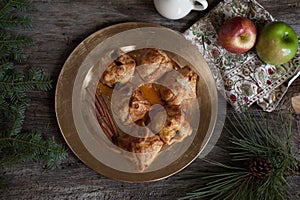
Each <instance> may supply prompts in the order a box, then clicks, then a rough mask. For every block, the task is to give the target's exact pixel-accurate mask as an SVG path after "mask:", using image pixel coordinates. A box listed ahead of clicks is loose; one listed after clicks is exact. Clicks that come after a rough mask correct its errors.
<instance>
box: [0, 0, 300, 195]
mask: <svg viewBox="0 0 300 200" xmlns="http://www.w3.org/2000/svg"><path fill="white" fill-rule="evenodd" d="M218 2H219V1H217V0H209V8H208V9H207V10H206V11H203V12H196V11H193V12H191V13H190V14H189V15H188V16H187V17H185V18H183V19H180V20H177V21H172V20H168V19H165V18H163V17H161V16H160V15H159V14H158V13H157V12H156V10H155V8H154V5H153V1H152V0H127V1H125V0H115V1H110V0H102V1H97V0H90V1H83V0H82V1H80V0H76V1H72V0H52V1H50V0H34V1H33V3H32V7H31V9H30V11H29V16H30V17H31V18H32V20H33V28H32V29H31V30H30V31H22V34H26V35H29V36H32V37H33V38H34V40H35V42H36V44H35V45H34V46H31V47H29V48H28V49H26V58H27V60H26V63H28V65H31V66H35V67H41V68H42V69H43V70H44V71H45V72H46V73H48V74H50V76H51V77H52V79H53V80H54V81H56V80H57V78H58V75H59V73H60V71H61V69H62V66H63V64H64V62H65V60H66V58H67V57H68V56H69V54H70V53H71V52H72V50H73V49H74V48H75V47H76V46H77V45H78V44H79V43H80V42H81V41H82V40H83V39H84V38H86V37H87V36H89V35H90V34H92V33H93V32H95V31H97V30H99V29H101V28H104V27H107V26H109V25H113V24H116V23H120V22H129V21H140V22H151V23H157V24H160V25H163V26H166V27H168V28H171V29H173V30H176V31H179V32H183V31H185V30H186V29H187V28H188V27H190V26H191V25H192V24H193V23H194V22H196V21H197V20H198V19H199V18H201V17H203V16H204V15H205V14H206V13H207V12H208V11H209V10H210V9H211V8H213V7H214V6H215V5H216V4H217V3H218ZM259 3H260V4H262V5H263V6H264V7H265V8H266V9H267V10H268V11H269V12H270V13H271V14H272V15H273V16H274V17H275V18H277V19H279V20H282V21H285V22H287V23H288V24H290V25H291V26H292V27H293V28H294V29H295V30H296V32H297V34H298V35H300V21H299V18H300V2H299V0H285V1H280V0H259ZM54 92H55V90H54V89H53V90H51V91H49V92H39V91H38V92H36V91H33V92H30V97H31V107H30V108H29V109H28V110H27V113H26V120H25V124H24V129H25V130H33V129H35V130H38V131H41V132H43V133H44V135H45V136H54V137H55V138H56V140H57V142H59V143H61V144H64V145H66V143H65V141H64V140H63V137H62V135H61V133H60V130H59V128H58V125H57V121H56V117H55V111H54ZM297 93H300V78H298V79H297V80H296V81H295V82H294V83H293V85H292V86H291V88H290V89H289V91H288V93H287V94H286V96H285V98H284V100H283V102H282V103H281V104H280V106H279V109H285V108H286V106H287V105H288V104H290V98H291V97H292V96H293V95H295V94H297ZM228 108H229V110H230V106H228ZM296 118H297V117H296V116H295V119H296ZM296 120H297V119H296ZM298 120H299V117H298ZM219 152H220V147H216V148H214V149H213V150H212V152H211V153H210V154H209V157H210V158H212V159H213V158H216V157H218V155H219ZM202 168H203V169H205V165H204V164H203V162H202V161H201V160H196V161H195V162H193V163H192V164H191V165H190V166H189V167H187V168H186V169H185V170H184V171H185V172H186V171H193V170H198V169H202ZM180 173H182V172H180ZM4 176H5V178H6V179H7V180H8V183H7V184H8V188H7V190H6V191H4V192H3V193H1V194H0V199H175V198H176V197H180V196H183V195H184V194H185V192H186V191H188V189H189V187H190V186H191V185H190V183H189V182H186V183H185V184H184V185H183V184H179V183H178V182H176V181H175V179H176V177H178V175H175V176H173V177H170V178H167V179H165V180H161V181H158V182H152V183H143V184H129V183H122V182H118V181H115V180H110V179H108V178H105V177H103V176H102V175H99V174H97V173H96V172H94V171H93V170H91V169H90V168H88V167H86V166H85V165H84V164H83V163H82V162H81V161H79V159H77V157H76V156H75V155H74V154H73V153H72V152H71V151H70V152H69V156H68V158H67V159H66V160H65V161H64V162H63V164H62V165H61V167H60V168H59V169H56V170H54V171H50V170H44V169H42V167H41V165H40V164H38V163H31V162H29V163H23V164H21V165H18V166H17V167H15V168H13V169H9V170H7V171H6V172H5V173H4ZM291 183H292V184H291V188H290V192H291V193H292V197H291V198H293V199H299V198H300V189H299V188H300V176H299V175H295V176H293V177H292V180H291Z"/></svg>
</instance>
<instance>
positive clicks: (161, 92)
mask: <svg viewBox="0 0 300 200" xmlns="http://www.w3.org/2000/svg"><path fill="white" fill-rule="evenodd" d="M174 63H175V62H174V61H173V60H172V59H171V58H170V57H169V56H168V54H167V53H166V52H164V51H162V50H160V49H141V50H138V51H135V52H133V53H132V52H131V53H129V54H128V55H127V54H123V55H121V56H120V57H119V58H118V59H117V61H115V62H113V63H111V64H110V65H109V66H108V68H107V69H106V70H105V72H104V73H103V76H102V77H101V79H100V82H101V83H102V84H105V85H107V86H109V87H112V88H114V94H115V97H112V98H111V105H112V106H113V109H112V111H113V112H114V114H115V115H114V116H115V118H114V120H115V121H116V122H117V124H118V128H119V129H120V130H121V131H120V132H118V133H116V134H115V135H113V136H110V135H109V134H107V135H108V137H111V138H110V141H112V142H113V143H114V144H115V145H116V146H118V147H119V148H121V149H123V150H125V152H124V155H125V156H127V157H128V158H129V159H130V160H131V161H133V162H134V163H135V165H136V166H137V169H138V171H140V172H142V171H144V170H145V169H146V168H147V167H148V166H149V165H150V164H151V163H152V162H153V161H154V160H155V158H156V157H157V156H158V155H159V153H160V151H161V150H162V148H163V147H164V146H165V145H172V144H174V143H177V142H181V141H182V140H183V139H184V138H186V137H187V136H189V135H191V134H192V132H193V129H192V127H191V125H190V122H189V110H191V109H192V108H190V107H191V105H192V103H191V102H192V101H193V100H195V99H196V97H197V94H196V89H197V88H196V87H197V79H198V75H197V74H196V73H195V72H194V71H193V70H192V69H191V68H190V67H188V66H185V67H183V68H181V67H180V66H179V65H177V64H174ZM133 75H134V76H136V75H137V76H138V77H139V78H137V79H138V80H136V79H132V80H134V81H132V82H129V80H131V77H132V76H133ZM135 78H136V77H135ZM140 80H141V82H139V81H140ZM133 82H134V83H133ZM116 83H121V84H118V85H116ZM115 92H116V93H115ZM156 104H158V105H159V108H160V109H152V108H153V107H154V105H156Z"/></svg>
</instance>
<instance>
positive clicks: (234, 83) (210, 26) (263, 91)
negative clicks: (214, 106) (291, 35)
mask: <svg viewBox="0 0 300 200" xmlns="http://www.w3.org/2000/svg"><path fill="white" fill-rule="evenodd" d="M234 16H243V17H248V18H250V19H251V20H252V21H253V22H254V23H255V25H256V27H257V29H258V31H259V30H261V29H262V28H263V26H264V25H265V24H267V23H269V22H271V21H274V20H275V19H274V18H273V17H272V16H271V15H270V13H269V12H267V11H266V10H265V9H264V8H263V7H262V6H261V5H260V4H259V3H257V2H256V1H255V0H224V1H222V2H221V3H219V4H218V5H217V6H216V7H215V8H213V9H212V10H211V11H210V12H209V13H208V14H207V15H206V16H205V17H203V18H201V19H200V20H199V21H197V22H196V23H195V24H193V25H192V26H191V27H190V28H189V29H188V30H186V31H185V32H184V36H185V37H186V39H188V40H190V41H192V43H193V44H194V45H196V46H197V48H198V50H199V51H200V52H201V54H202V55H203V57H204V58H205V60H206V62H207V63H208V65H209V67H210V69H211V71H212V73H213V75H214V78H215V80H216V83H217V88H218V90H219V91H220V92H221V94H222V95H223V96H224V97H225V98H226V99H227V101H228V102H229V103H230V104H231V105H232V106H233V107H234V108H235V109H236V110H241V109H242V108H243V107H247V106H250V105H252V104H253V103H255V102H256V103H257V104H258V105H259V106H261V107H262V109H263V110H265V111H268V112H271V111H273V110H274V109H275V108H276V106H277V105H278V103H279V101H280V100H281V99H282V97H283V95H284V94H285V93H286V91H287V90H288V87H289V86H290V85H291V83H292V82H293V81H294V80H295V79H296V78H297V77H298V76H299V75H300V67H299V63H300V55H299V49H298V53H297V55H296V56H295V57H294V58H293V59H292V60H291V61H289V62H288V63H286V64H283V65H280V66H274V65H270V64H265V63H263V62H262V61H261V60H260V59H259V58H258V57H257V55H256V54H255V51H254V50H250V51H249V52H247V53H243V54H232V53H230V52H228V51H226V50H225V49H224V48H222V47H221V46H219V45H217V44H216V42H217V30H218V29H219V27H220V26H221V25H222V24H223V23H224V22H225V20H227V19H228V18H231V17H234Z"/></svg>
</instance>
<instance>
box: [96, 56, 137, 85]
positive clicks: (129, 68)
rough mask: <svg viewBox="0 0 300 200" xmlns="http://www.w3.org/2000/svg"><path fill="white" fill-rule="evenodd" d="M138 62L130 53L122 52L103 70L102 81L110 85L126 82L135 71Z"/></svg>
mask: <svg viewBox="0 0 300 200" xmlns="http://www.w3.org/2000/svg"><path fill="white" fill-rule="evenodd" d="M135 66H136V63H135V60H134V59H132V58H131V57H130V56H129V55H128V54H122V55H121V56H119V57H118V58H117V59H116V60H115V61H114V62H112V63H111V64H110V65H109V66H108V67H107V69H106V70H105V71H104V72H103V74H102V76H101V79H100V81H101V82H102V83H103V84H104V85H107V86H109V87H114V85H115V84H116V83H117V82H120V83H126V82H127V81H129V79H130V78H131V77H132V75H133V73H134V69H135Z"/></svg>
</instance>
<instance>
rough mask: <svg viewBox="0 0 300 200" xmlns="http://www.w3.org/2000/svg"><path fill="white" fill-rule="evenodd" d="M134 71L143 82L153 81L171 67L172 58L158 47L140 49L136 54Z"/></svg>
mask: <svg viewBox="0 0 300 200" xmlns="http://www.w3.org/2000/svg"><path fill="white" fill-rule="evenodd" d="M136 64H137V67H136V71H137V73H138V74H139V76H140V77H141V79H142V80H143V81H144V82H148V83H153V82H155V81H156V80H158V79H159V78H160V77H161V76H163V75H164V74H165V73H166V72H168V71H170V70H172V69H173V65H172V60H171V59H170V58H169V56H168V55H167V54H166V53H165V52H164V51H162V50H160V49H142V50H140V53H139V54H138V55H137V56H136Z"/></svg>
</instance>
